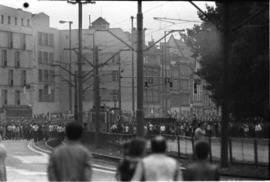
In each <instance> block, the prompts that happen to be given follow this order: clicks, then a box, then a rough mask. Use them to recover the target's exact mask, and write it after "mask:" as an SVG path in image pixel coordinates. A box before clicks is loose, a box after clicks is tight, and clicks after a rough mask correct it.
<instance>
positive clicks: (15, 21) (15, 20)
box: [14, 17, 18, 25]
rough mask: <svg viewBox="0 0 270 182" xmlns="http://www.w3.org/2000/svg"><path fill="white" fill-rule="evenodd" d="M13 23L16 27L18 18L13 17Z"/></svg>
mask: <svg viewBox="0 0 270 182" xmlns="http://www.w3.org/2000/svg"><path fill="white" fill-rule="evenodd" d="M14 23H15V25H18V18H17V17H15V19H14Z"/></svg>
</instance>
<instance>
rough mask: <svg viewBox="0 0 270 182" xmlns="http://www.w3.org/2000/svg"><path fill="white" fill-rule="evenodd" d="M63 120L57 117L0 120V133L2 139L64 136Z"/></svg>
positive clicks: (42, 138)
mask: <svg viewBox="0 0 270 182" xmlns="http://www.w3.org/2000/svg"><path fill="white" fill-rule="evenodd" d="M65 123H66V122H65V121H64V120H63V119H59V118H53V119H45V118H32V119H24V120H16V121H14V120H11V121H9V122H0V135H1V136H2V138H3V140H20V139H26V140H30V139H34V141H40V140H48V139H49V138H53V137H58V138H64V131H65Z"/></svg>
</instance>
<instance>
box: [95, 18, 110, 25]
mask: <svg viewBox="0 0 270 182" xmlns="http://www.w3.org/2000/svg"><path fill="white" fill-rule="evenodd" d="M103 24H106V25H109V23H108V22H107V21H106V20H105V19H104V18H102V17H99V18H97V19H96V20H95V21H93V23H92V25H103Z"/></svg>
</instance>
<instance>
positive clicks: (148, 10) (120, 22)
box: [112, 2, 168, 26]
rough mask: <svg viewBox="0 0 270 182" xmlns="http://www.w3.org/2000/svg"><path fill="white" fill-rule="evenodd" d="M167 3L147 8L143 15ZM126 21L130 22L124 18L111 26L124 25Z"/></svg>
mask: <svg viewBox="0 0 270 182" xmlns="http://www.w3.org/2000/svg"><path fill="white" fill-rule="evenodd" d="M167 3H168V2H165V3H162V4H159V5H157V6H154V7H152V8H149V9H147V10H145V11H144V12H143V13H144V14H146V13H149V12H150V11H152V10H154V9H156V8H159V7H161V6H164V5H165V4H167ZM134 17H136V16H134ZM134 19H135V20H136V18H134ZM127 21H130V18H125V19H123V20H121V21H119V22H116V23H113V24H112V25H113V26H115V25H119V24H123V23H125V22H127Z"/></svg>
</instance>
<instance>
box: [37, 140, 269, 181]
mask: <svg viewBox="0 0 270 182" xmlns="http://www.w3.org/2000/svg"><path fill="white" fill-rule="evenodd" d="M37 145H38V147H40V148H42V149H44V150H48V146H47V145H46V144H45V142H44V141H43V142H38V143H37ZM87 148H89V150H90V151H91V153H92V154H93V157H95V158H98V159H104V160H109V161H110V162H114V163H115V164H117V162H118V161H119V160H120V159H121V158H122V154H121V150H119V149H118V148H116V147H110V148H105V147H99V148H96V147H95V146H94V145H88V146H87ZM178 161H179V163H180V164H181V166H182V167H185V166H186V165H187V164H189V163H191V162H193V159H178ZM215 163H216V162H215ZM216 164H217V165H219V163H216ZM220 173H221V175H222V176H233V177H241V178H242V177H243V178H248V179H254V180H265V179H269V177H268V167H262V166H255V165H240V164H233V165H232V164H229V167H228V168H224V169H221V170H220Z"/></svg>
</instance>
